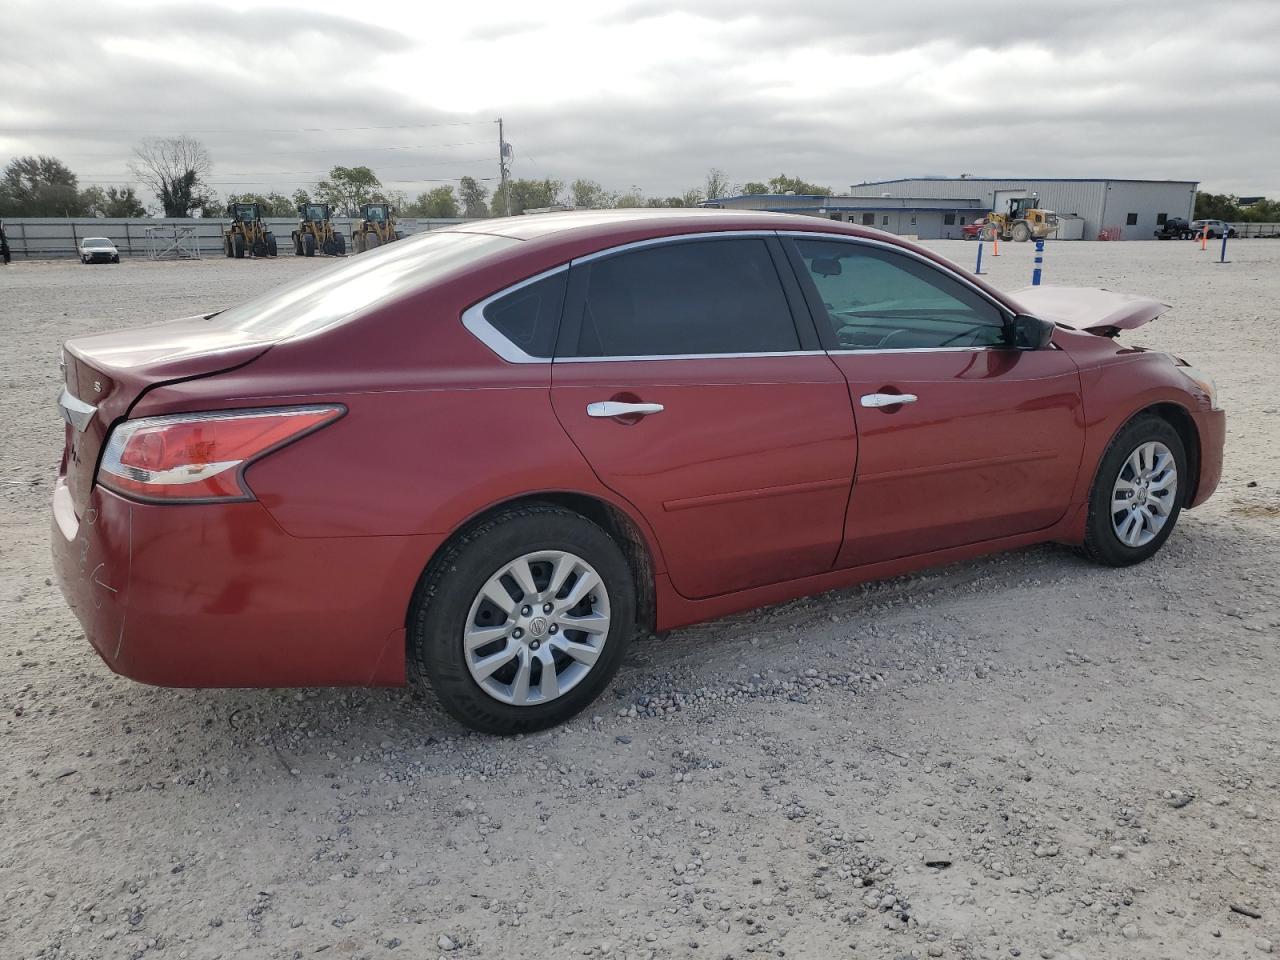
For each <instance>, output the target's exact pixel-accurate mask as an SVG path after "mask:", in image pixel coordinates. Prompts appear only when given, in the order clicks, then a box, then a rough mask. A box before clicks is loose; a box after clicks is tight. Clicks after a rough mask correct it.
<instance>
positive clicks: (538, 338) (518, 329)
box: [484, 270, 569, 359]
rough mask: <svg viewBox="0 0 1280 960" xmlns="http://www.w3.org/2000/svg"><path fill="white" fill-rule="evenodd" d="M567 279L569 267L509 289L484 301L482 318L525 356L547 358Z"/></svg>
mask: <svg viewBox="0 0 1280 960" xmlns="http://www.w3.org/2000/svg"><path fill="white" fill-rule="evenodd" d="M568 279H569V271H567V270H561V271H560V272H558V273H554V274H552V275H551V276H549V277H543V278H542V279H541V280H535V281H534V282H533V283H529V284H525V285H524V286H523V287H520V288H518V289H516V290H512V291H511V292H510V293H507V294H504V295H503V296H501V297H498V298H497V299H496V300H493V301H491V302H490V303H489V304H487V305H486V306H485V308H484V318H485V320H487V321H488V322H489V325H490V326H492V327H493V328H494V329H496V330H497V331H498V332H499V333H501V334H502V335H503V336H504V337H506V338H507V339H508V340H510V341H511V342H512V343H514V344H515V345H516V346H517V347H519V348H520V349H521V350H523V351H524V352H525V353H527V354H528V355H529V356H531V357H543V358H547V359H550V357H551V355H552V354H553V353H554V352H555V346H556V333H557V331H558V330H559V326H560V311H561V309H562V308H563V307H564V291H565V287H566V285H567V284H568Z"/></svg>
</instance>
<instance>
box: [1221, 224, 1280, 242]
mask: <svg viewBox="0 0 1280 960" xmlns="http://www.w3.org/2000/svg"><path fill="white" fill-rule="evenodd" d="M1231 226H1233V227H1234V228H1235V231H1236V236H1237V237H1240V238H1249V239H1256V238H1260V237H1262V238H1276V237H1280V223H1250V222H1249V221H1247V220H1242V221H1240V222H1239V223H1232V224H1231Z"/></svg>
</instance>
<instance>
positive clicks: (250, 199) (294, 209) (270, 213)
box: [227, 191, 298, 217]
mask: <svg viewBox="0 0 1280 960" xmlns="http://www.w3.org/2000/svg"><path fill="white" fill-rule="evenodd" d="M227 203H229V204H230V203H260V204H262V207H263V210H262V213H263V216H267V217H293V216H297V213H298V205H297V204H296V203H294V202H293V200H292V199H291V198H289V197H286V196H284V194H280V193H275V192H274V191H273V192H271V193H268V194H265V195H264V194H261V193H233V194H231V196H229V197H227Z"/></svg>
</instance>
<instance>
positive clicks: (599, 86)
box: [0, 0, 1280, 197]
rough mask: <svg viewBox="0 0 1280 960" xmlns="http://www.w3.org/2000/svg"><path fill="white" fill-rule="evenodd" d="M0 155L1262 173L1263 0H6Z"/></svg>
mask: <svg viewBox="0 0 1280 960" xmlns="http://www.w3.org/2000/svg"><path fill="white" fill-rule="evenodd" d="M0 33H2V34H3V36H4V40H3V42H2V44H0V50H2V51H3V52H0V90H2V91H3V93H2V95H0V164H2V163H4V162H7V161H8V160H9V159H10V158H11V157H13V156H16V155H23V154H28V153H50V154H53V155H55V156H58V157H60V158H62V159H63V160H64V161H65V162H66V163H67V164H68V165H70V166H71V167H72V169H73V170H75V171H76V172H77V173H78V174H79V175H80V177H81V180H82V182H83V183H86V184H87V183H102V184H110V183H122V182H129V181H130V180H131V178H130V176H129V173H128V170H127V163H128V159H129V156H130V151H131V146H132V145H133V144H134V143H136V142H137V141H138V140H139V139H141V138H142V137H144V136H149V135H151V136H167V135H173V134H177V133H189V134H191V135H193V136H195V137H198V138H199V139H201V140H203V141H204V142H205V144H206V145H207V146H208V147H209V150H210V153H211V154H212V157H213V164H214V166H213V174H212V176H211V177H210V180H211V181H212V184H213V186H214V187H215V188H216V189H217V190H218V191H219V192H220V193H222V194H223V195H226V194H227V193H232V192H236V191H243V190H262V191H266V190H272V189H274V190H280V191H281V192H291V191H292V189H293V188H295V187H297V186H300V185H309V184H312V183H314V182H315V181H316V180H317V179H318V178H319V177H320V176H322V175H323V174H324V172H325V171H327V170H328V168H329V167H331V166H332V165H334V164H339V163H341V164H346V165H355V164H368V165H369V166H371V167H373V168H374V170H375V171H376V172H377V173H378V175H379V176H380V177H381V178H382V180H383V181H384V182H385V183H387V185H388V186H390V187H393V188H395V189H400V190H404V191H406V192H407V193H409V194H416V193H417V192H419V191H421V190H423V189H427V188H429V187H431V186H435V185H437V184H438V183H441V182H456V179H457V178H458V177H460V176H463V175H471V176H475V177H477V178H484V177H494V176H496V172H497V159H496V157H497V129H496V125H495V124H494V123H493V120H494V119H495V118H497V117H498V116H502V117H503V118H504V119H505V121H506V133H507V139H508V140H509V141H510V142H511V143H512V145H513V148H514V160H513V166H512V175H513V176H517V177H553V178H557V179H561V180H564V181H566V182H567V181H570V180H572V179H574V178H576V177H589V178H593V179H596V180H599V181H600V182H602V183H603V184H605V185H606V186H607V187H611V188H613V189H618V190H622V189H626V188H628V187H630V186H632V185H636V186H638V187H640V188H641V189H642V190H643V191H645V193H646V194H648V195H666V194H672V193H679V192H683V191H684V190H685V189H687V188H689V187H693V186H697V185H700V184H701V182H702V181H703V178H704V177H705V174H706V171H707V169H708V168H709V167H712V166H715V167H719V168H721V169H723V170H724V171H725V173H726V174H727V175H728V177H729V179H730V181H731V182H734V183H742V182H745V181H748V180H765V179H767V178H768V177H770V176H773V175H776V174H778V173H779V172H783V171H785V172H786V173H788V174H790V175H793V176H800V177H803V178H805V179H807V180H810V181H815V182H818V183H821V184H826V185H829V186H831V187H833V188H835V189H836V190H837V192H838V191H842V190H844V189H847V188H848V186H849V185H850V184H852V183H858V182H861V181H864V180H875V179H884V178H890V177H897V176H920V175H932V174H946V175H956V174H960V173H972V174H978V175H1012V176H1072V177H1088V176H1111V177H1140V178H1145V177H1151V178H1166V179H1193V180H1199V181H1201V183H1202V188H1203V189H1207V190H1212V191H1215V192H1220V191H1229V192H1234V193H1238V194H1246V195H1248V194H1258V193H1260V194H1269V195H1271V196H1272V197H1276V196H1280V160H1278V158H1280V106H1278V105H1280V71H1278V70H1277V67H1276V63H1277V61H1276V51H1277V49H1280V2H1278V0H1236V2H1231V0H1226V2H1209V0H1128V2H1114V0H1070V2H1067V3H1045V2H1039V3H1029V2H1026V0H1017V2H994V0H898V2H884V0H877V2H870V0H761V2H752V0H698V2H686V3H676V2H667V0H619V2H614V0H593V2H589V3H587V2H583V3H571V2H562V0H539V2H536V3H531V2H529V0H520V2H509V0H486V2H485V3H476V4H455V3H449V4H444V3H433V2H424V0H416V2H382V0H372V2H364V3H354V2H342V3H338V2H330V0H308V2H294V0H278V2H273V0H254V2H240V0H202V2H200V3H160V2H155V3H138V2H132V3H131V2H126V0H112V2H110V3H86V2H81V0H75V2H71V0H4V3H3V10H2V12H0Z"/></svg>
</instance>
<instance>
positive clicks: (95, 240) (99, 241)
mask: <svg viewBox="0 0 1280 960" xmlns="http://www.w3.org/2000/svg"><path fill="white" fill-rule="evenodd" d="M84 245H85V246H86V247H109V246H111V241H110V240H108V239H107V238H106V237H89V238H88V239H87V240H85V242H84Z"/></svg>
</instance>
